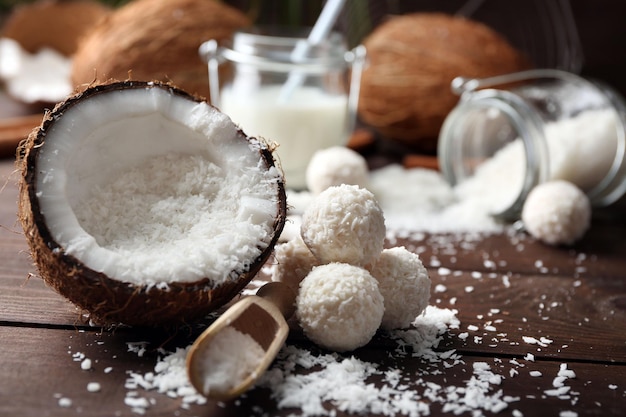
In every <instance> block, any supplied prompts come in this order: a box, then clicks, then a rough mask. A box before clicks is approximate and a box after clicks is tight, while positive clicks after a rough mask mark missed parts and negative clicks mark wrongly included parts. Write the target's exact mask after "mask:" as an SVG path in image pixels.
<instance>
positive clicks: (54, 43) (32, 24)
mask: <svg viewBox="0 0 626 417" xmlns="http://www.w3.org/2000/svg"><path fill="white" fill-rule="evenodd" d="M110 12H111V8H109V7H108V6H106V5H104V4H102V3H100V2H98V1H95V0H38V1H35V2H33V3H25V4H21V5H18V6H16V7H15V8H14V9H13V11H12V12H11V14H10V15H9V17H8V18H7V21H6V22H5V24H4V25H3V27H2V31H1V32H0V36H2V37H6V38H11V39H14V40H16V41H17V42H18V43H19V44H20V45H21V46H22V48H24V49H25V50H27V51H28V52H31V53H35V52H37V51H38V50H39V49H41V48H43V47H48V48H52V49H54V50H56V51H57V52H60V53H61V54H63V55H65V56H71V55H72V54H73V53H74V52H75V51H76V48H77V47H78V42H79V40H80V38H81V37H82V36H83V35H84V34H85V33H86V32H88V31H89V30H91V29H92V28H93V27H94V25H96V24H97V23H98V22H99V21H100V20H101V19H103V18H104V17H105V16H107V15H108V14H109V13H110Z"/></svg>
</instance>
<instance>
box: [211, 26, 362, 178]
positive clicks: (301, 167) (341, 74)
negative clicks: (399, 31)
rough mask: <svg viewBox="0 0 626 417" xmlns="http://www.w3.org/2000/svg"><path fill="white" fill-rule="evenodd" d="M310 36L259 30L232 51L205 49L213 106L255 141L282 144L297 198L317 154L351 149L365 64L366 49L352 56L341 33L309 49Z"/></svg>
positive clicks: (236, 41)
mask: <svg viewBox="0 0 626 417" xmlns="http://www.w3.org/2000/svg"><path fill="white" fill-rule="evenodd" d="M308 32H309V31H308V30H305V31H303V32H300V33H297V34H294V33H290V32H285V31H284V30H283V29H277V28H272V27H254V28H252V29H249V30H242V31H239V32H236V33H235V34H234V36H233V39H232V46H231V47H229V45H218V44H217V42H216V41H215V40H211V41H207V42H205V43H204V44H203V45H202V46H201V48H200V53H201V54H202V55H204V56H205V59H206V60H207V63H208V68H209V84H210V85H209V86H210V91H211V102H212V104H213V105H215V106H217V107H218V108H219V109H220V110H221V111H223V112H224V113H226V114H227V115H228V116H230V118H231V119H233V121H234V122H235V123H237V124H238V125H239V126H240V128H241V129H242V130H243V131H244V132H245V133H246V134H247V135H249V136H255V137H259V138H263V139H265V140H267V141H268V142H270V143H271V142H275V143H277V144H278V148H277V150H276V155H277V156H278V159H279V164H280V166H281V167H282V169H283V171H284V174H285V183H286V186H287V187H288V188H291V189H296V190H302V189H305V188H306V175H305V173H306V168H307V165H308V163H309V160H310V159H311V156H312V155H313V154H314V153H315V151H317V150H320V149H324V148H328V147H331V146H337V145H345V144H346V143H347V141H348V138H349V136H350V134H351V133H352V129H353V128H354V122H355V118H356V109H357V105H358V95H359V86H360V74H361V69H362V66H363V63H364V60H365V49H364V48H363V47H362V46H358V47H356V48H355V49H353V50H351V51H348V49H347V48H346V45H345V41H344V39H343V36H341V35H340V34H338V33H334V32H333V33H331V34H329V36H328V37H327V38H326V39H324V40H323V41H322V42H321V43H319V44H316V45H310V44H307V43H305V44H303V43H302V42H306V37H307V35H308ZM303 46H304V47H303ZM222 64H223V65H222ZM220 67H222V68H224V69H227V70H226V71H222V68H220ZM218 68H219V70H218Z"/></svg>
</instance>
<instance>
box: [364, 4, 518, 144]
mask: <svg viewBox="0 0 626 417" xmlns="http://www.w3.org/2000/svg"><path fill="white" fill-rule="evenodd" d="M363 44H364V45H365V46H366V48H367V52H368V57H369V64H368V66H367V67H366V68H365V70H364V72H363V77H362V83H361V93H360V100H359V116H360V117H361V119H362V120H363V121H364V122H365V123H366V124H368V125H370V126H372V127H373V128H374V129H375V130H377V131H378V132H379V133H380V134H381V135H382V136H383V137H385V138H388V139H393V140H395V141H398V142H400V143H401V144H403V145H408V146H409V147H410V148H412V149H417V150H419V151H428V152H431V151H434V150H435V149H436V144H437V135H438V133H439V129H440V128H441V125H442V123H443V121H444V119H445V117H446V116H447V114H448V113H449V112H450V111H451V110H452V108H453V107H454V106H455V105H456V103H457V102H458V96H456V95H455V94H453V93H452V91H451V88H450V83H451V81H452V80H453V79H454V78H455V77H457V76H465V77H488V76H493V75H498V74H505V73H511V72H515V71H519V70H523V69H528V68H529V67H530V64H529V61H528V59H527V58H526V57H525V56H524V54H523V53H521V52H520V51H518V50H517V49H515V48H514V47H513V46H511V45H510V44H509V43H508V41H507V40H506V39H505V38H504V37H503V36H501V35H500V34H498V33H496V32H495V31H494V30H492V29H491V28H489V27H487V26H486V25H484V24H482V23H479V22H476V21H472V20H469V19H466V18H462V17H455V16H451V15H446V14H443V13H414V14H408V15H404V16H398V17H392V18H390V19H389V20H387V21H386V22H385V23H383V24H381V25H380V26H379V27H377V28H376V29H375V30H374V31H373V32H372V33H371V34H370V35H369V36H368V37H367V38H366V39H365V40H364V41H363Z"/></svg>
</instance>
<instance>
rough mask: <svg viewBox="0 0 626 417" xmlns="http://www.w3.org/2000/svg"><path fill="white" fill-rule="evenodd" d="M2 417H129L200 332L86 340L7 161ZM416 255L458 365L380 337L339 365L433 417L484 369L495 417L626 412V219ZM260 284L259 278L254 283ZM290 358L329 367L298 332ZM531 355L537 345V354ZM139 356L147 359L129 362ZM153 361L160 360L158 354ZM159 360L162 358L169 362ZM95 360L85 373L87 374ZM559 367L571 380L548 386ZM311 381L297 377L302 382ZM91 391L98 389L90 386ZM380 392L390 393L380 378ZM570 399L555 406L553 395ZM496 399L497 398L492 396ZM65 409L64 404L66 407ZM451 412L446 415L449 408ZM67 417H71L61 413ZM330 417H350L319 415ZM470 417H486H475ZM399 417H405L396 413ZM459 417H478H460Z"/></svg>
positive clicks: (258, 411) (620, 210) (236, 409)
mask: <svg viewBox="0 0 626 417" xmlns="http://www.w3.org/2000/svg"><path fill="white" fill-rule="evenodd" d="M0 178H1V184H2V187H1V190H2V191H1V193H0V415H1V416H68V415H83V416H130V415H138V414H137V413H136V412H133V408H132V407H131V406H130V405H128V404H127V403H125V401H128V398H129V391H131V388H129V387H127V386H126V385H125V383H126V380H127V378H129V373H130V372H135V373H138V374H142V375H143V374H146V373H148V372H151V371H153V370H154V366H155V364H156V362H157V360H158V358H160V357H163V356H164V354H166V353H167V352H173V351H174V350H175V349H176V348H177V347H186V346H188V345H189V344H190V343H191V341H192V340H193V338H194V337H195V336H196V335H197V334H198V333H199V331H200V330H201V328H202V325H197V326H193V327H190V328H187V329H181V330H179V331H178V332H176V333H172V332H169V331H165V330H155V329H152V330H150V329H137V328H117V329H115V330H106V329H101V328H98V327H91V326H89V325H88V324H87V323H84V320H83V317H82V316H81V314H80V312H79V311H77V310H76V309H75V308H74V306H73V305H71V304H70V303H69V302H67V301H66V300H65V299H64V298H62V297H60V296H59V295H57V294H56V293H55V292H54V291H53V290H51V289H50V288H48V287H46V286H45V285H44V283H43V281H42V280H41V279H40V278H38V277H37V275H36V269H35V267H34V266H33V264H32V263H31V260H30V257H29V253H28V249H27V246H26V242H25V239H24V237H23V235H22V232H21V228H20V226H19V224H18V222H17V219H16V211H17V207H16V196H17V187H16V184H15V183H16V180H17V175H16V174H15V173H14V166H13V160H12V159H11V158H5V159H2V160H0ZM388 244H389V245H399V244H403V245H406V246H407V247H408V248H409V249H411V250H413V251H416V252H419V253H420V255H421V257H422V259H423V261H424V263H425V264H426V265H427V266H428V267H429V272H430V276H431V278H432V281H433V287H432V289H433V291H432V298H431V305H433V306H436V307H438V308H440V309H455V310H456V311H457V313H456V317H457V318H458V320H459V321H460V324H459V326H458V328H450V329H448V330H447V331H445V332H444V334H443V335H442V340H441V341H440V343H439V344H438V346H437V347H436V349H435V350H436V352H438V353H437V355H439V358H441V356H442V353H441V352H450V351H451V350H453V349H454V350H455V352H454V355H455V356H453V358H456V359H455V360H447V361H445V360H440V361H436V362H434V363H428V361H427V360H426V359H424V357H423V356H419V355H418V356H417V357H412V356H411V355H407V354H402V355H397V354H395V353H394V352H395V351H396V349H397V348H398V343H397V342H396V341H394V340H392V339H390V338H389V337H388V336H387V335H383V334H380V335H377V336H376V337H375V338H374V340H373V341H372V342H371V343H370V344H369V345H368V346H366V347H365V348H362V349H359V350H357V351H355V352H351V353H349V354H346V355H345V357H346V358H350V357H352V356H354V357H355V358H356V359H358V360H361V361H366V362H368V363H372V364H377V365H378V366H379V370H382V371H384V370H386V369H391V368H393V369H399V370H400V371H399V375H400V377H401V380H402V381H404V382H405V384H406V386H407V388H406V390H408V391H412V395H413V398H420V399H421V400H422V401H423V402H424V403H427V404H429V410H430V415H433V416H439V415H454V414H453V412H452V411H450V410H449V405H450V404H453V403H455V400H454V399H453V398H452V397H450V398H449V400H444V399H443V398H444V396H443V395H440V397H439V398H430V399H428V398H425V397H424V395H425V394H426V393H427V392H432V391H433V390H432V388H433V387H435V385H433V384H437V385H436V386H437V387H439V391H438V392H439V393H440V394H441V393H443V392H445V389H446V388H447V387H448V388H451V387H467V386H469V384H471V382H470V380H471V379H472V376H473V375H474V374H473V372H474V371H473V369H474V365H476V366H479V367H480V365H483V366H484V364H487V365H488V366H489V368H490V370H491V372H492V373H493V374H494V375H496V376H497V378H499V379H500V383H499V384H493V385H491V394H490V395H497V394H498V393H499V392H500V391H501V392H500V394H501V396H502V397H505V396H509V397H506V398H508V399H509V400H510V403H509V404H508V407H506V408H505V409H503V410H501V411H500V412H499V413H497V415H511V416H521V415H524V416H535V415H541V416H563V417H567V416H574V415H578V416H583V415H589V416H591V415H597V416H618V415H623V413H624V411H623V410H624V404H626V216H625V215H624V205H623V204H618V205H616V206H614V207H612V208H610V209H605V210H599V211H596V212H595V217H594V221H593V226H592V229H591V231H590V232H589V233H588V235H587V236H586V237H585V239H584V240H583V241H582V242H580V243H579V244H578V245H577V246H576V247H574V248H553V247H547V246H544V245H542V244H540V243H537V242H535V241H533V240H532V239H530V238H528V237H526V236H523V235H515V234H509V235H495V236H490V237H486V238H481V239H470V238H469V237H467V238H462V237H458V236H455V237H452V236H428V235H426V236H423V238H422V239H418V238H415V237H414V238H413V239H410V240H407V239H398V240H397V241H390V242H388ZM259 278H263V276H261V277H259ZM291 324H292V332H291V334H290V337H289V339H288V342H287V344H288V345H289V346H296V347H298V348H299V349H307V350H311V352H313V354H314V355H320V354H324V353H326V352H320V351H319V350H318V349H316V348H315V347H314V346H313V345H312V344H311V343H310V342H308V341H307V340H306V339H305V338H304V336H303V334H302V333H301V331H300V330H299V329H298V328H297V325H296V324H295V323H293V322H292V323H291ZM536 341H539V342H542V341H543V343H541V344H537V343H536ZM139 342H145V344H144V345H141V346H144V347H145V354H144V355H139V354H138V353H137V352H134V351H132V350H133V349H129V346H138V345H133V343H139ZM159 349H164V350H161V351H159ZM164 352H165V353H164ZM83 358H87V359H90V360H91V362H92V366H91V368H90V369H89V370H83V369H81V360H82V359H83ZM562 367H563V368H564V367H566V368H567V369H568V370H571V371H573V372H574V373H575V378H564V379H562V380H561V383H558V380H557V381H556V383H555V378H556V377H557V375H558V374H559V370H560V369H562ZM302 372H305V371H302ZM91 382H97V383H99V385H100V389H99V390H98V391H97V392H90V391H89V390H88V389H87V386H88V384H89V383H91ZM372 383H373V384H375V385H376V386H378V387H380V386H381V385H382V384H384V382H382V381H381V378H380V377H379V378H376V377H374V378H373V379H372ZM560 385H564V386H567V387H569V388H562V391H561V393H560V395H556V396H555V391H554V390H555V389H556V387H555V386H560ZM136 391H137V393H138V394H137V395H138V396H141V397H143V398H147V399H150V401H151V402H152V403H151V404H150V406H149V407H147V408H146V409H145V411H146V415H150V416H153V415H163V416H174V415H177V416H178V415H180V416H209V415H210V416H231V415H238V416H239V415H242V416H243V415H255V416H273V415H284V416H286V415H301V414H302V412H301V410H299V409H297V408H279V407H278V406H277V403H276V401H275V400H273V399H272V397H271V394H272V391H271V390H269V389H267V388H257V389H254V390H252V391H250V392H249V393H247V394H246V395H244V397H242V398H240V399H238V400H235V401H231V402H227V403H217V402H211V401H209V402H208V403H207V404H204V405H197V404H192V405H189V406H188V407H187V406H185V405H184V404H183V402H182V398H180V397H178V398H170V397H168V396H167V395H166V394H162V393H159V392H157V391H155V390H150V391H146V390H143V389H142V388H138V389H137V390H136ZM500 394H498V395H500ZM65 399H69V400H70V401H71V404H69V402H68V403H64V401H66V400H65ZM446 403H448V405H446ZM63 405H66V406H63ZM326 405H327V407H328V408H329V409H330V410H333V409H336V410H335V411H337V415H340V416H342V415H350V414H349V413H344V412H341V411H339V410H338V408H337V406H334V405H332V404H330V403H327V404H326ZM474 411H475V415H493V414H496V413H493V412H491V411H486V410H484V409H481V408H477V409H476V410H474ZM396 415H403V414H402V413H397V414H396ZM463 415H472V414H471V413H470V412H466V413H464V414H463Z"/></svg>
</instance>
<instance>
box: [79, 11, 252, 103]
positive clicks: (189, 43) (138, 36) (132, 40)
mask: <svg viewBox="0 0 626 417" xmlns="http://www.w3.org/2000/svg"><path fill="white" fill-rule="evenodd" d="M249 24H250V21H249V19H248V18H247V16H246V15H244V14H243V13H242V12H240V11H239V10H237V9H235V8H233V7H231V6H228V5H226V4H224V3H222V2H219V1H216V0H135V1H133V2H130V3H128V4H127V5H125V6H123V7H121V8H119V9H118V10H117V11H115V12H114V13H113V14H111V15H110V16H109V17H108V18H107V19H105V20H104V21H103V22H102V23H101V24H100V25H98V26H96V27H95V28H94V29H93V30H92V31H91V32H90V33H89V36H87V37H86V38H85V39H84V40H83V42H82V43H81V44H80V46H79V48H78V51H77V52H76V55H75V57H74V62H73V67H72V82H73V83H74V85H77V86H78V85H81V84H85V83H87V84H88V83H90V82H92V81H93V80H94V79H96V80H99V81H101V80H108V79H111V78H114V79H118V80H126V79H127V78H128V77H129V74H130V76H131V77H132V79H134V80H162V81H170V82H172V83H174V84H175V85H177V86H179V87H180V88H182V89H184V90H186V91H188V92H190V93H195V94H199V95H202V96H204V97H209V82H208V75H207V67H206V63H205V62H203V61H202V60H201V58H200V56H199V53H198V48H199V47H200V45H201V44H202V43H203V42H204V41H207V40H210V39H216V40H218V41H220V42H221V41H224V40H227V39H230V38H231V36H232V34H233V33H234V32H235V31H236V30H237V29H239V28H241V27H245V26H248V25H249Z"/></svg>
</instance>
